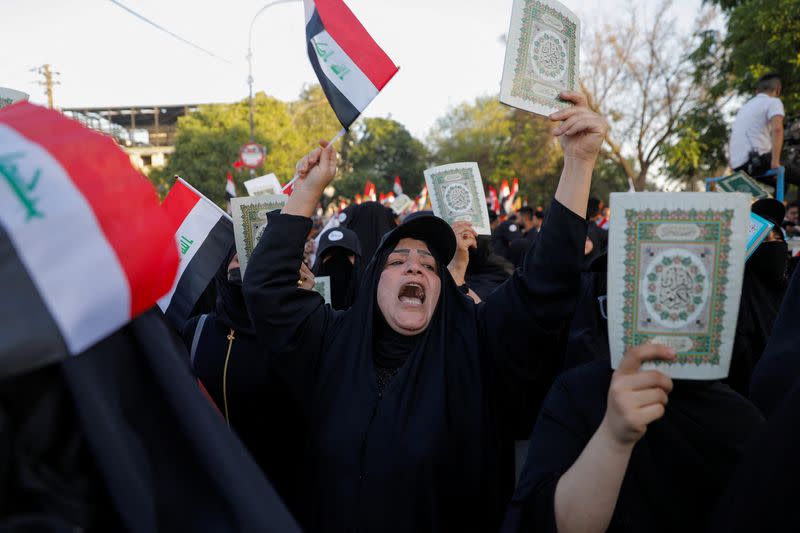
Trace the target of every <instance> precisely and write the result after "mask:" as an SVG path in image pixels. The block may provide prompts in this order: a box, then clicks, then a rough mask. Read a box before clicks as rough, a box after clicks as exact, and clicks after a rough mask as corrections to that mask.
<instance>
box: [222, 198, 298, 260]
mask: <svg viewBox="0 0 800 533" xmlns="http://www.w3.org/2000/svg"><path fill="white" fill-rule="evenodd" d="M288 198H289V197H288V196H286V195H285V194H263V195H258V196H240V197H238V198H231V214H232V216H233V236H234V237H235V238H236V253H237V254H239V264H240V265H241V270H242V276H244V273H245V270H247V263H248V262H250V256H251V255H252V254H253V250H255V248H256V245H257V244H258V240H259V239H260V238H261V234H262V233H263V232H264V228H265V227H266V226H267V213H269V212H270V211H274V210H275V209H282V208H283V206H284V204H286V200H287V199H288Z"/></svg>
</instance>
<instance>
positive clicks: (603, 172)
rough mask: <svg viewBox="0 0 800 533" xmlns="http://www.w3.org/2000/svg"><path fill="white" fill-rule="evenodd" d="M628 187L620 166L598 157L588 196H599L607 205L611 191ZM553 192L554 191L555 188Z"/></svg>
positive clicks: (625, 176) (625, 189)
mask: <svg viewBox="0 0 800 533" xmlns="http://www.w3.org/2000/svg"><path fill="white" fill-rule="evenodd" d="M631 164H632V161H631ZM629 187H630V186H629V184H628V175H627V174H625V171H624V170H623V169H622V167H620V166H619V165H618V164H617V163H615V162H614V161H612V160H611V159H608V158H600V159H598V161H597V164H596V165H595V167H594V172H592V188H591V190H590V192H589V195H590V196H593V197H595V198H599V199H600V200H602V201H603V203H604V204H605V205H608V202H609V197H610V195H611V193H612V192H625V191H627V190H628V188H629ZM553 193H555V190H554V191H553Z"/></svg>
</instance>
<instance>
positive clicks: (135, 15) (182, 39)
mask: <svg viewBox="0 0 800 533" xmlns="http://www.w3.org/2000/svg"><path fill="white" fill-rule="evenodd" d="M109 1H110V2H111V3H112V4H115V5H117V6H119V7H121V8H122V9H124V10H125V11H127V12H128V13H130V14H131V15H133V16H134V17H136V18H138V19H139V20H142V21H144V22H146V23H148V24H150V25H151V26H153V27H155V28H156V29H159V30H161V31H163V32H164V33H167V34H169V35H171V36H172V37H174V38H176V39H178V40H179V41H181V42H183V43H186V44H188V45H189V46H191V47H193V48H196V49H198V50H200V51H201V52H203V53H205V54H208V55H210V56H211V57H213V58H215V59H219V60H220V61H224V62H225V63H228V64H229V65H231V64H232V63H231V62H230V61H229V60H227V59H225V58H224V57H219V56H218V55H216V54H215V53H213V52H209V51H208V50H206V49H205V48H203V47H202V46H198V45H196V44H194V43H193V42H191V41H187V40H186V39H184V38H183V37H181V36H180V35H177V34H175V33H172V32H171V31H169V30H168V29H166V28H164V27H163V26H159V25H158V24H156V23H155V22H153V21H152V20H150V19H148V18H147V17H145V16H143V15H140V14H139V13H137V12H136V11H134V10H132V9H131V8H129V7H128V6H126V5H124V4H123V3H122V2H119V1H118V0H109Z"/></svg>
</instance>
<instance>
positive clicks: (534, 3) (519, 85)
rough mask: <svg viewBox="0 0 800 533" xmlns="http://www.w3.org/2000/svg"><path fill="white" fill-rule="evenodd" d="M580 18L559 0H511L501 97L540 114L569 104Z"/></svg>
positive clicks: (577, 56) (574, 87) (575, 74)
mask: <svg viewBox="0 0 800 533" xmlns="http://www.w3.org/2000/svg"><path fill="white" fill-rule="evenodd" d="M580 35H581V22H580V19H578V17H577V16H576V15H575V14H574V13H573V12H572V11H570V10H569V9H568V8H567V7H566V6H564V5H563V4H561V3H560V2H558V1H557V0H514V6H513V8H512V12H511V24H510V26H509V30H508V43H507V45H506V57H505V64H504V66H503V80H502V82H501V84H500V101H501V102H503V103H504V104H507V105H510V106H513V107H517V108H519V109H524V110H526V111H530V112H532V113H537V114H539V115H545V116H547V115H549V114H551V113H554V112H555V111H558V110H559V109H563V108H564V107H566V106H567V105H568V104H567V103H566V102H564V101H562V100H560V99H559V98H558V93H559V92H561V91H576V90H578V76H579V71H578V69H579V65H580Z"/></svg>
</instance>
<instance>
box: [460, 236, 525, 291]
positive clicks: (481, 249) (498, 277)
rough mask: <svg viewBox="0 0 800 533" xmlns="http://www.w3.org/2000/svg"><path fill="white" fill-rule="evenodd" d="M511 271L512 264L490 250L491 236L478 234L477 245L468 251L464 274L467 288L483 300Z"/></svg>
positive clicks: (512, 268) (512, 271)
mask: <svg viewBox="0 0 800 533" xmlns="http://www.w3.org/2000/svg"><path fill="white" fill-rule="evenodd" d="M513 273H514V265H512V264H511V263H509V262H508V261H507V260H506V259H504V258H502V257H500V256H499V255H497V254H496V253H494V252H493V251H492V247H491V238H490V237H489V236H487V235H478V247H477V248H475V249H471V250H470V251H469V264H468V265H467V272H466V274H465V276H464V280H465V281H466V282H467V285H468V286H469V288H470V289H472V290H473V291H475V294H477V295H478V296H480V298H481V300H485V299H486V298H488V297H489V295H490V294H491V293H492V291H494V290H495V289H496V288H497V287H499V286H500V285H501V284H502V283H503V282H504V281H505V280H507V279H508V278H509V277H510V276H511V274H513Z"/></svg>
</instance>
